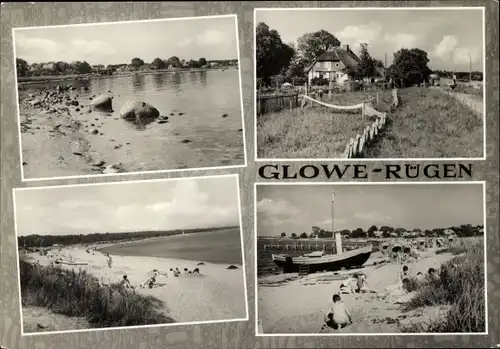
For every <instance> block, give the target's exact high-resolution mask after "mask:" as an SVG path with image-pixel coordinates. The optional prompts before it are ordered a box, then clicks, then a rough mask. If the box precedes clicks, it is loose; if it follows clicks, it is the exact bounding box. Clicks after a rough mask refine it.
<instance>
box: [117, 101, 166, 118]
mask: <svg viewBox="0 0 500 349" xmlns="http://www.w3.org/2000/svg"><path fill="white" fill-rule="evenodd" d="M120 116H121V117H122V118H123V119H130V120H141V119H146V120H151V119H156V118H158V117H159V116H160V112H159V111H158V109H156V108H155V107H153V106H152V105H150V104H148V103H145V102H141V101H128V102H126V103H125V104H124V105H123V107H122V108H121V109H120Z"/></svg>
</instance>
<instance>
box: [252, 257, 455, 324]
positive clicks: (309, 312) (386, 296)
mask: <svg viewBox="0 0 500 349" xmlns="http://www.w3.org/2000/svg"><path fill="white" fill-rule="evenodd" d="M453 257H454V256H453V255H452V254H451V253H442V254H439V255H436V254H435V250H434V249H430V250H428V251H426V252H425V253H422V254H421V259H419V260H418V261H415V262H412V263H406V264H405V265H407V266H408V267H409V269H410V272H411V274H412V275H414V276H415V275H416V273H417V272H422V273H423V274H425V273H427V270H428V269H429V268H435V269H438V268H439V267H440V266H441V264H442V263H444V262H446V261H448V260H450V259H452V258H453ZM382 260H384V258H383V256H382V254H381V253H380V252H376V253H373V254H372V256H371V257H370V260H368V262H367V263H366V264H365V265H366V266H365V267H364V268H362V269H358V270H356V271H358V272H359V271H362V272H363V273H364V274H365V275H366V276H367V279H366V280H367V283H368V286H369V287H370V288H371V289H374V290H376V291H377V293H364V294H342V295H341V297H342V301H343V303H344V304H345V306H346V308H347V309H348V310H349V311H350V313H351V315H352V318H353V324H352V325H350V326H347V327H346V328H344V329H341V330H336V331H335V330H325V332H333V333H397V332H400V331H401V330H400V328H401V327H405V326H408V325H410V324H414V323H422V322H428V321H429V320H430V319H435V318H437V317H441V316H443V314H444V312H445V310H446V308H445V307H428V308H425V309H418V310H415V311H411V312H403V311H402V310H401V305H400V304H397V303H399V302H400V301H404V300H405V299H408V297H410V296H411V294H409V296H408V295H407V296H402V295H401V294H397V293H396V292H394V293H392V295H391V292H389V291H387V290H386V288H387V287H389V289H391V285H395V284H397V275H398V272H399V271H400V270H401V268H402V265H400V264H398V263H380V262H381V261H382ZM374 261H376V262H377V263H376V264H375V265H373V262H374ZM353 273H354V271H350V272H349V274H353ZM347 275H348V273H347V272H336V273H333V272H325V273H316V274H310V275H307V276H305V277H301V278H299V277H298V275H297V274H280V275H272V276H267V277H263V278H260V279H259V280H258V319H259V320H260V321H261V323H262V329H263V333H265V334H269V333H276V334H278V333H295V334H298V333H320V332H322V331H321V326H322V324H323V316H324V314H325V313H326V312H327V311H328V309H329V308H330V307H331V306H332V296H333V294H335V293H339V291H340V284H341V283H342V281H343V280H345V278H346V277H347Z"/></svg>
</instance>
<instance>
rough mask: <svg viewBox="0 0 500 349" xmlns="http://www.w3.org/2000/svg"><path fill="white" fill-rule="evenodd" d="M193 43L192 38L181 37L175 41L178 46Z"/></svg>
mask: <svg viewBox="0 0 500 349" xmlns="http://www.w3.org/2000/svg"><path fill="white" fill-rule="evenodd" d="M192 43H193V39H190V38H183V39H182V40H180V41H179V42H178V43H177V46H179V47H186V46H189V45H191V44H192Z"/></svg>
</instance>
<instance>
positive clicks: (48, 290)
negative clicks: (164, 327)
mask: <svg viewBox="0 0 500 349" xmlns="http://www.w3.org/2000/svg"><path fill="white" fill-rule="evenodd" d="M19 268H20V270H19V272H20V280H21V299H22V304H23V306H39V307H45V308H48V309H50V310H51V311H52V312H54V313H59V314H63V315H67V316H75V317H76V316H78V317H85V318H86V319H87V320H88V321H89V323H90V324H91V325H92V326H94V327H120V326H137V325H150V324H163V323H171V322H174V320H173V319H172V318H170V317H168V316H166V315H165V314H163V313H162V312H161V311H160V310H159V308H160V307H162V306H163V305H164V304H163V302H161V301H160V300H158V299H156V298H154V297H150V296H144V295H141V294H138V293H135V292H133V291H132V292H131V291H128V290H125V289H123V288H121V287H120V285H118V284H111V285H109V286H103V285H100V284H99V280H98V279H97V278H95V277H93V276H91V275H89V274H87V273H86V272H85V271H80V272H78V273H76V272H74V271H68V270H64V269H61V268H58V267H50V266H49V267H46V266H41V265H38V264H31V263H29V262H27V261H25V260H23V259H20V261H19Z"/></svg>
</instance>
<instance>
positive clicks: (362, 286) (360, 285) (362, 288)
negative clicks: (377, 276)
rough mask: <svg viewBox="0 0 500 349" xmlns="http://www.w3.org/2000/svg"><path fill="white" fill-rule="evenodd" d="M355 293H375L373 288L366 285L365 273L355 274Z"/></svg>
mask: <svg viewBox="0 0 500 349" xmlns="http://www.w3.org/2000/svg"><path fill="white" fill-rule="evenodd" d="M356 279H357V281H356V286H357V288H356V290H355V292H356V293H376V291H375V290H372V289H370V288H369V287H368V282H366V275H365V274H360V275H357V277H356Z"/></svg>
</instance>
